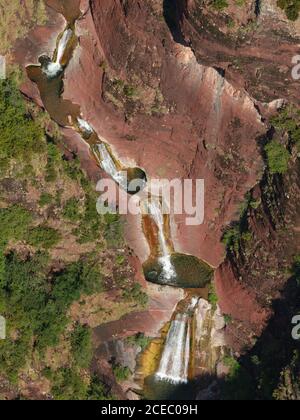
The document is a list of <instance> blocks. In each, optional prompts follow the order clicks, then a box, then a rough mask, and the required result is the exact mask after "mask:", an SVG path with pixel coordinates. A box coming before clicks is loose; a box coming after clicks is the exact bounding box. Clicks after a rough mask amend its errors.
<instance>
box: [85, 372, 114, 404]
mask: <svg viewBox="0 0 300 420" xmlns="http://www.w3.org/2000/svg"><path fill="white" fill-rule="evenodd" d="M87 399H88V400H89V401H107V400H113V399H115V398H113V396H112V395H111V393H110V391H109V389H108V387H107V385H105V384H104V383H103V382H102V381H101V380H100V379H99V378H98V377H97V376H96V375H93V376H92V378H91V382H90V386H89V389H88V396H87Z"/></svg>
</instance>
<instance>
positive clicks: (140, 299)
mask: <svg viewBox="0 0 300 420" xmlns="http://www.w3.org/2000/svg"><path fill="white" fill-rule="evenodd" d="M123 298H124V299H126V300H128V301H133V302H135V303H137V304H139V305H141V306H146V305H147V303H148V296H147V295H146V293H145V292H143V290H142V286H141V285H140V284H139V283H135V284H134V285H133V286H132V287H131V288H130V287H128V288H127V289H125V290H124V291H123Z"/></svg>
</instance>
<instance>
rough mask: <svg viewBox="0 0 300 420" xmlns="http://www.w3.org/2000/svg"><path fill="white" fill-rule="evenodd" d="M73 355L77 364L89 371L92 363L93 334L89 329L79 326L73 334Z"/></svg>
mask: <svg viewBox="0 0 300 420" xmlns="http://www.w3.org/2000/svg"><path fill="white" fill-rule="evenodd" d="M71 347H72V354H73V358H74V360H75V362H76V364H77V365H78V366H79V367H81V368H85V369H87V368H88V367H89V366H90V364H91V361H92V356H93V348H92V334H91V330H90V328H89V327H87V326H84V325H80V324H77V325H76V327H75V329H74V331H73V332H72V334H71Z"/></svg>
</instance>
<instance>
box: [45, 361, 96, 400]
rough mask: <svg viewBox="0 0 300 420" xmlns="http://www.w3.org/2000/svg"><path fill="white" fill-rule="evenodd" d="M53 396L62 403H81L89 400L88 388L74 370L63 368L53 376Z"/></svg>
mask: <svg viewBox="0 0 300 420" xmlns="http://www.w3.org/2000/svg"><path fill="white" fill-rule="evenodd" d="M52 377H53V386H52V390H51V392H52V394H53V397H54V399H56V400H62V401H68V400H71V401H77V400H79V401H81V400H85V399H86V398H87V392H88V386H87V385H86V384H85V383H84V382H83V380H82V379H81V377H80V375H79V374H78V373H77V372H75V371H74V369H69V368H63V369H59V370H58V371H57V372H55V373H54V374H53V376H52Z"/></svg>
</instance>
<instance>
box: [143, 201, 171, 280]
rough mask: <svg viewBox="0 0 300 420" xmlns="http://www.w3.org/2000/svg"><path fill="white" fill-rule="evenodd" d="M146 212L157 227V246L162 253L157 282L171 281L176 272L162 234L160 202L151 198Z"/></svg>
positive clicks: (162, 222) (163, 233)
mask: <svg viewBox="0 0 300 420" xmlns="http://www.w3.org/2000/svg"><path fill="white" fill-rule="evenodd" d="M147 207H148V211H149V213H150V215H151V217H152V218H153V220H154V222H155V223H156V225H157V227H158V238H159V244H160V247H161V251H162V257H160V258H159V261H160V263H161V264H162V267H163V270H162V273H161V275H160V278H159V280H160V281H162V282H163V281H164V280H171V279H172V278H175V277H176V270H175V267H174V266H173V264H172V261H171V255H170V251H169V248H168V244H167V240H166V237H165V232H164V219H163V213H162V208H161V205H160V202H159V201H158V200H157V201H155V200H154V199H153V198H152V199H151V200H150V201H149V202H148V203H147Z"/></svg>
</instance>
